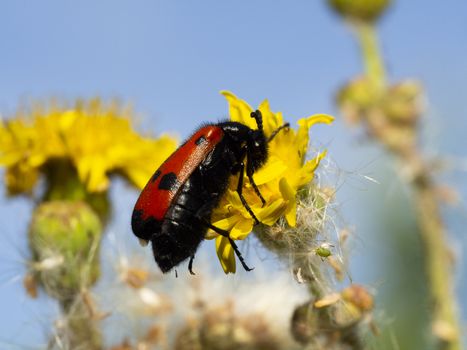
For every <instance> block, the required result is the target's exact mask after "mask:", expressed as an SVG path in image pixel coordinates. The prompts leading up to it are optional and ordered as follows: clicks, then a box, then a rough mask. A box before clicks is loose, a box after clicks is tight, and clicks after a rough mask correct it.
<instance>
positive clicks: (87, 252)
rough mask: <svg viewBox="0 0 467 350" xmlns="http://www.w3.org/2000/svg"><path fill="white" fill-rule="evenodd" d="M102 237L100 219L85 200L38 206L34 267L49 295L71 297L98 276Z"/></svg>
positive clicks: (32, 236)
mask: <svg viewBox="0 0 467 350" xmlns="http://www.w3.org/2000/svg"><path fill="white" fill-rule="evenodd" d="M100 236H101V224H100V221H99V218H98V217H97V215H96V214H95V213H94V212H93V211H92V209H91V208H90V207H89V206H88V205H87V204H85V203H84V202H72V201H49V202H44V203H42V204H40V205H39V206H38V207H37V208H36V209H35V211H34V213H33V217H32V222H31V225H30V228H29V246H30V248H31V251H32V256H33V258H32V259H33V262H32V270H33V272H34V273H35V275H36V279H37V281H38V282H39V283H40V284H41V285H42V286H43V287H44V288H45V290H46V292H47V293H48V294H49V295H51V296H52V297H54V298H56V299H59V300H63V299H66V298H70V297H72V296H73V295H75V294H76V293H77V292H79V291H80V290H81V289H82V288H85V287H89V286H91V285H92V284H93V283H94V282H95V281H96V280H97V279H98V277H99V260H98V250H99V243H100Z"/></svg>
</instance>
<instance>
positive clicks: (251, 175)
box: [246, 159, 266, 207]
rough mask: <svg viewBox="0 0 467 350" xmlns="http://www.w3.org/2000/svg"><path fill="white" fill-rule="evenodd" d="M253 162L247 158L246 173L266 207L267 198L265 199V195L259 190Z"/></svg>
mask: <svg viewBox="0 0 467 350" xmlns="http://www.w3.org/2000/svg"><path fill="white" fill-rule="evenodd" d="M250 164H251V162H250V160H249V159H247V163H246V175H247V176H248V180H250V183H251V186H253V189H254V190H255V193H256V195H257V196H258V197H259V199H261V204H262V205H261V207H264V206H265V205H266V200H265V199H264V197H263V195H262V194H261V192H260V191H259V188H258V186H257V185H256V182H255V180H253V169H252V167H251V165H250Z"/></svg>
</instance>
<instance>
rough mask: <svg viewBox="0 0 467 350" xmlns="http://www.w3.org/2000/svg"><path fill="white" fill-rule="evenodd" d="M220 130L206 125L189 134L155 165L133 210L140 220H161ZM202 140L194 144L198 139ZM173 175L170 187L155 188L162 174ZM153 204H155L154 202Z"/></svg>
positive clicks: (215, 139)
mask: <svg viewBox="0 0 467 350" xmlns="http://www.w3.org/2000/svg"><path fill="white" fill-rule="evenodd" d="M223 135H224V132H223V131H222V129H221V128H220V127H218V126H214V125H208V126H205V127H202V128H201V129H199V130H198V131H197V132H196V133H195V134H193V135H192V136H191V137H190V138H189V139H188V140H187V141H186V142H185V143H184V144H183V145H181V146H180V147H179V148H178V150H177V151H176V152H174V153H173V154H172V155H171V156H170V157H169V158H167V160H166V161H165V162H164V163H163V164H162V165H161V166H160V167H159V170H158V172H157V173H156V174H154V176H153V177H152V179H151V180H150V181H149V182H148V183H147V184H146V186H145V187H144V189H143V191H142V192H141V195H140V197H139V199H138V201H137V202H136V205H135V209H136V210H141V212H142V219H144V220H145V219H147V218H149V217H153V218H155V219H156V220H160V221H161V220H163V218H164V216H165V214H166V213H167V210H168V209H169V207H170V205H171V203H172V200H173V198H174V197H175V195H176V194H177V192H178V190H179V188H180V186H182V185H183V184H184V183H185V182H186V180H187V179H188V178H189V176H190V175H191V173H192V172H193V171H194V170H195V169H196V167H197V166H198V165H199V164H200V163H201V161H202V160H203V159H204V158H205V157H206V155H207V154H208V153H209V152H211V151H212V149H213V148H214V147H215V146H216V145H217V144H218V143H219V141H220V140H221V139H222V137H223ZM202 139H204V141H203V142H201V143H199V144H197V142H199V140H202ZM169 173H174V174H176V175H177V181H176V183H175V184H174V185H173V186H171V188H170V190H166V191H161V190H159V184H160V182H161V179H162V178H163V176H164V175H165V174H169ZM156 204H157V205H156Z"/></svg>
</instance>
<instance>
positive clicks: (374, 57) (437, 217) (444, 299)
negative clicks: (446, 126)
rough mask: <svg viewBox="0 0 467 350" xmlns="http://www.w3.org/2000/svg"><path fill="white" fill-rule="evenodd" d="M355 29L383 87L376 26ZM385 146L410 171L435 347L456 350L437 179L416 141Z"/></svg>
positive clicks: (372, 74) (370, 73)
mask: <svg viewBox="0 0 467 350" xmlns="http://www.w3.org/2000/svg"><path fill="white" fill-rule="evenodd" d="M355 31H356V34H357V38H358V40H359V42H360V46H361V49H362V56H363V60H364V63H365V67H366V75H367V77H368V78H369V79H370V80H371V81H372V83H373V84H374V85H373V86H375V87H376V88H378V89H380V90H381V91H384V90H385V89H386V87H387V86H386V80H385V74H384V65H383V61H382V58H381V55H380V52H379V48H378V40H377V35H376V31H375V27H374V25H373V24H369V23H357V24H355ZM388 120H389V119H388ZM389 122H390V120H389ZM414 127H416V126H415V125H414ZM385 132H386V133H388V132H389V128H386V129H385V130H380V132H379V133H373V135H374V136H375V138H376V139H377V140H378V141H380V142H381V143H383V144H385V143H386V140H387V138H386V136H388V135H386V134H385ZM386 145H387V144H386ZM409 145H410V146H409ZM388 149H389V150H390V152H392V153H393V154H394V155H395V156H396V157H397V158H399V159H400V160H401V162H402V163H403V165H404V166H405V167H406V168H407V169H408V170H409V171H410V174H411V181H410V185H411V186H412V188H413V191H414V206H415V208H416V212H417V220H418V224H419V226H420V234H421V237H420V238H421V241H422V244H423V248H424V252H425V268H426V272H427V276H428V283H429V288H430V291H429V294H430V298H431V301H432V305H433V307H432V331H433V334H434V336H435V337H436V339H437V340H438V344H439V345H438V349H443V350H459V349H461V338H460V327H459V319H458V315H457V303H456V298H455V293H454V288H453V281H452V280H453V279H452V269H453V268H452V261H451V260H452V259H451V256H450V254H449V248H448V245H447V243H446V232H445V231H446V230H445V227H444V224H443V220H442V217H441V213H440V208H439V203H438V200H437V197H436V183H435V182H434V181H433V179H432V178H431V176H430V171H429V169H430V167H429V165H428V163H427V161H426V160H425V158H424V157H423V156H422V154H421V153H420V151H419V150H418V148H417V143H416V142H413V143H412V144H406V145H405V147H388Z"/></svg>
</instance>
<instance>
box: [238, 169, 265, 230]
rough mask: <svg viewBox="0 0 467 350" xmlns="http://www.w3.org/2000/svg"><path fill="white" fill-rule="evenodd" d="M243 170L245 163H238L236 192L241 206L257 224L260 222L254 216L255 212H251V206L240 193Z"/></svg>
mask: <svg viewBox="0 0 467 350" xmlns="http://www.w3.org/2000/svg"><path fill="white" fill-rule="evenodd" d="M244 171H245V164H243V163H240V171H239V175H238V184H237V193H238V196H239V197H240V200H241V201H242V204H243V206H244V207H245V209H246V210H247V211H248V213H249V214H250V215H251V217H252V218H253V220H255V225H258V224H259V223H260V222H259V220H258V218H257V217H256V215H255V213H253V210H251V208H250V206H249V205H248V203H247V201H246V199H245V197H243V194H242V190H243V173H244ZM255 186H256V185H255Z"/></svg>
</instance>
